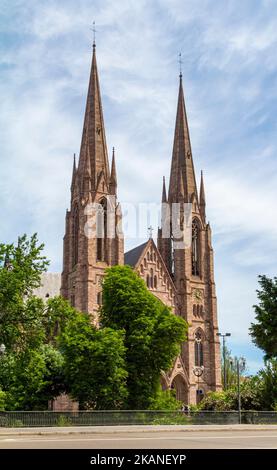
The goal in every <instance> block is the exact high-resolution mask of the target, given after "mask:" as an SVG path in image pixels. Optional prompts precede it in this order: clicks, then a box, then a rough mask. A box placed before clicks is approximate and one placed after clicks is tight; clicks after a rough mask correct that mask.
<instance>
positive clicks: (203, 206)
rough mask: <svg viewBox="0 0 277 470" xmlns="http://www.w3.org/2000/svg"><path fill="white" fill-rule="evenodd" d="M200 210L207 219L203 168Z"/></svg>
mask: <svg viewBox="0 0 277 470" xmlns="http://www.w3.org/2000/svg"><path fill="white" fill-rule="evenodd" d="M200 212H201V215H202V217H203V219H204V221H205V218H206V197H205V188H204V178H203V171H202V170H201V183H200Z"/></svg>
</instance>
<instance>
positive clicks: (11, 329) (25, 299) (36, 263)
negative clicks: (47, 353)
mask: <svg viewBox="0 0 277 470" xmlns="http://www.w3.org/2000/svg"><path fill="white" fill-rule="evenodd" d="M42 250H43V245H38V240H37V235H36V234H35V235H33V236H32V237H31V238H30V239H28V238H27V236H26V235H24V236H22V237H19V238H18V243H17V245H14V244H12V245H4V244H0V337H1V342H3V343H4V344H5V346H6V348H7V351H10V350H19V349H24V347H25V346H26V344H30V343H31V342H32V341H33V342H36V341H37V342H39V341H40V335H41V326H40V324H39V321H38V319H39V317H40V315H41V310H42V308H43V302H42V300H40V299H37V298H34V297H33V296H32V292H33V290H34V289H35V288H36V287H39V285H40V277H41V274H42V273H43V272H44V271H46V268H47V265H48V261H47V260H46V258H45V257H44V256H42Z"/></svg>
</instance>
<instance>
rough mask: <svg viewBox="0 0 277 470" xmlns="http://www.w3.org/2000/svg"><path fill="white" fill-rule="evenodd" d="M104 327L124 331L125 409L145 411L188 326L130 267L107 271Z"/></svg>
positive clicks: (101, 314)
mask: <svg viewBox="0 0 277 470" xmlns="http://www.w3.org/2000/svg"><path fill="white" fill-rule="evenodd" d="M100 321H101V325H102V326H103V327H109V328H113V329H114V330H116V331H117V330H120V331H124V333H125V336H124V346H125V348H126V369H127V373H128V377H127V388H128V392H129V393H128V398H127V399H126V401H125V406H126V408H131V409H146V408H148V406H150V403H151V399H153V398H154V397H155V396H156V394H157V392H158V390H159V383H160V375H161V371H162V370H168V369H169V368H170V367H171V366H172V364H173V361H174V359H175V358H176V356H177V355H178V354H179V352H180V344H181V342H182V341H184V340H185V339H186V333H187V324H186V323H185V321H184V320H183V319H182V318H180V317H177V316H175V315H172V313H171V311H170V309H169V308H168V307H166V306H165V305H164V304H162V302H160V301H159V300H158V299H157V298H156V297H155V296H154V295H153V294H151V293H150V292H149V291H148V290H147V288H146V285H145V282H144V281H143V280H142V279H141V278H140V277H139V276H138V275H137V274H136V273H135V272H134V271H133V270H132V269H131V268H130V267H129V266H114V267H112V268H110V269H108V270H107V273H106V276H105V279H104V282H103V306H102V310H101V313H100Z"/></svg>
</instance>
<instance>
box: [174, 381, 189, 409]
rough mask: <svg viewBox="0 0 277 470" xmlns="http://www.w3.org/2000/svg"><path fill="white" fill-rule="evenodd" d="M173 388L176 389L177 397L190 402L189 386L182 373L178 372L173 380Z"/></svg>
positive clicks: (183, 401)
mask: <svg viewBox="0 0 277 470" xmlns="http://www.w3.org/2000/svg"><path fill="white" fill-rule="evenodd" d="M171 389H174V390H175V391H176V399H177V400H179V401H181V402H182V403H185V404H188V386H187V383H186V381H185V379H184V377H183V376H182V375H181V374H177V375H176V376H175V377H174V379H173V381H172V382H171Z"/></svg>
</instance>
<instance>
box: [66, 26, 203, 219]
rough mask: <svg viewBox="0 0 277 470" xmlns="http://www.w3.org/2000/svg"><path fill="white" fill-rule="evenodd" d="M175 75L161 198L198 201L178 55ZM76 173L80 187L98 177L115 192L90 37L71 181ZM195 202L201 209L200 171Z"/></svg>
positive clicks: (95, 181)
mask: <svg viewBox="0 0 277 470" xmlns="http://www.w3.org/2000/svg"><path fill="white" fill-rule="evenodd" d="M94 32H95V30H94ZM179 78H180V82H179V94H178V105H177V114H176V123H175V133H174V143H173V152H172V162H171V173H170V181H169V189H168V196H167V194H166V186H165V180H163V194H162V201H163V202H167V201H168V202H179V201H183V202H192V200H193V198H195V199H196V200H197V201H198V193H197V185H196V180H195V172H194V165H193V159H192V151H191V143H190V135H189V127H188V120H187V113H186V107H185V99H184V91H183V83H182V70H181V58H180V75H179ZM76 174H78V176H79V178H80V180H81V181H80V183H81V186H82V187H83V188H84V187H88V186H87V185H86V184H85V181H87V180H88V179H89V189H90V190H92V191H97V189H98V186H99V184H100V181H101V182H102V185H104V186H105V188H106V189H107V191H108V192H110V193H111V194H116V190H117V176H116V165H115V152H114V148H113V154H112V167H111V172H110V167H109V159H108V152H107V143H106V136H105V125H104V116H103V109H102V101H101V93H100V85H99V77H98V71H97V61H96V46H95V39H94V41H93V54H92V64H91V71H90V79H89V87H88V94H87V101H86V110H85V117H84V125H83V134H82V141H81V148H80V158H79V164H78V169H77V168H76V160H75V155H74V164H73V176H72V185H73V184H74V179H75V177H76ZM199 204H200V206H201V207H202V209H203V213H204V212H205V191H204V182H203V174H202V173H201V187H200V200H199Z"/></svg>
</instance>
